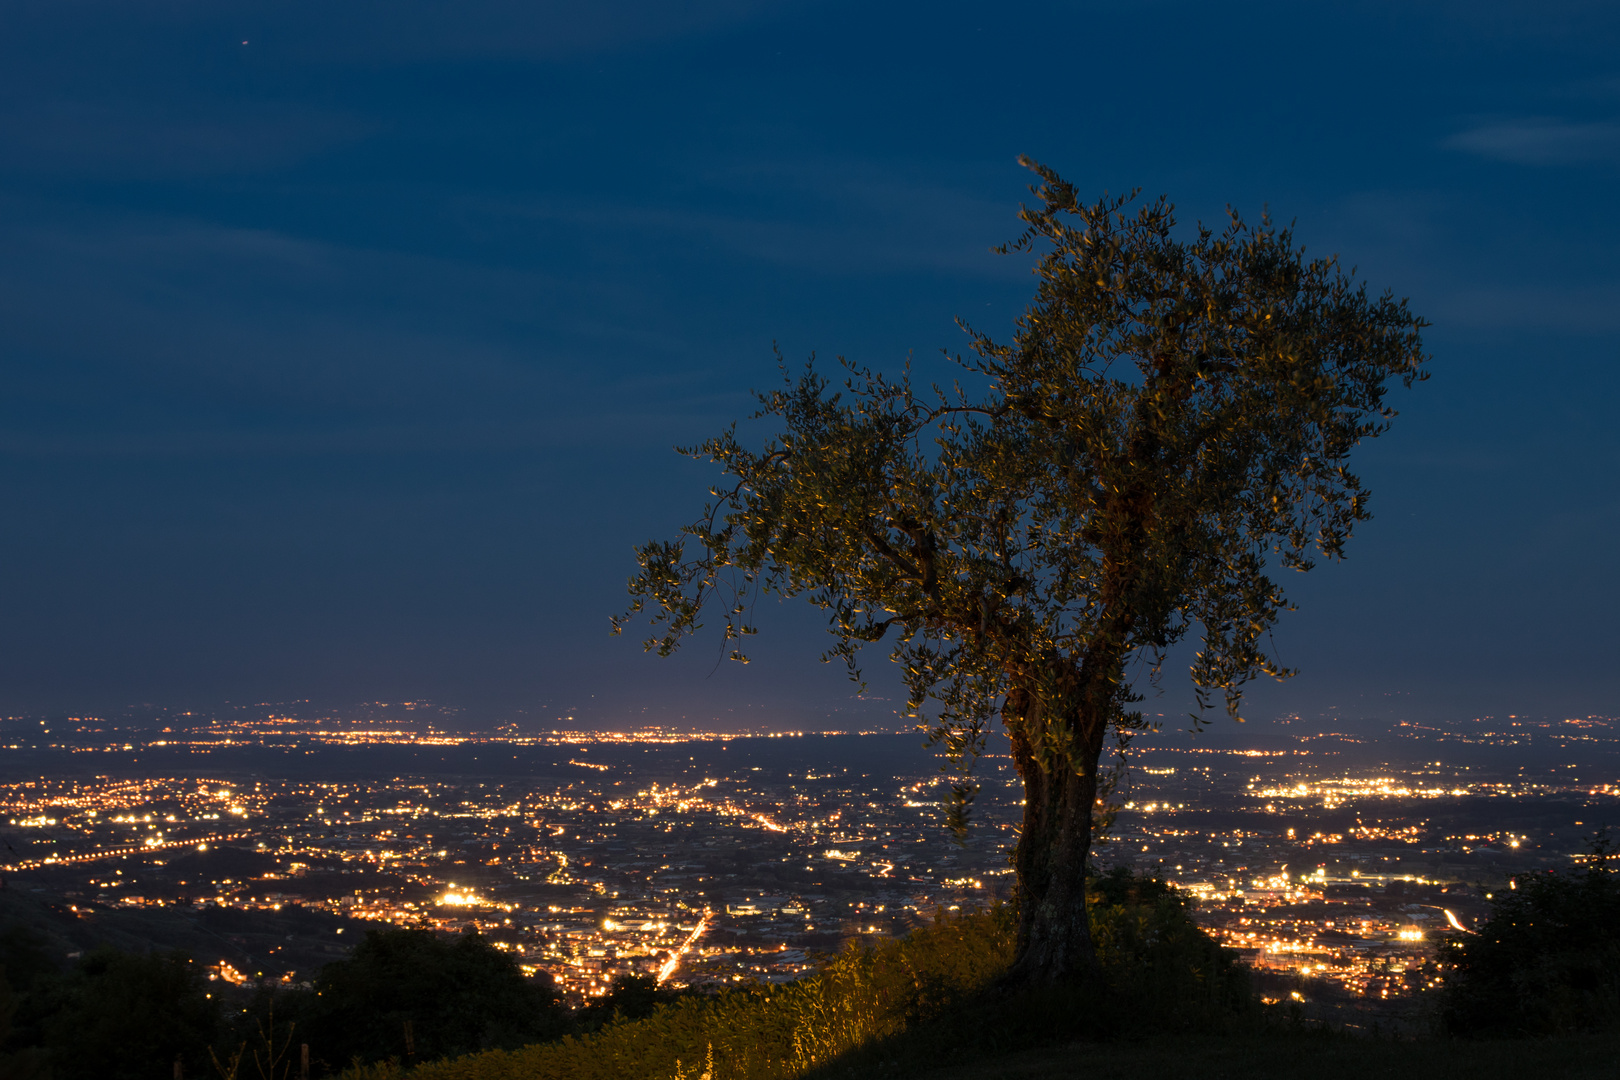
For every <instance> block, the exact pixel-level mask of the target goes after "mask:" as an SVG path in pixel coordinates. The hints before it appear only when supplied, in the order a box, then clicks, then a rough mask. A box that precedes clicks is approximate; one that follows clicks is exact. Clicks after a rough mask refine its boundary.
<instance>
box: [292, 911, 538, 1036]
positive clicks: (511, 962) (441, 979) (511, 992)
mask: <svg viewBox="0 0 1620 1080" xmlns="http://www.w3.org/2000/svg"><path fill="white" fill-rule="evenodd" d="M277 1008H278V1011H283V1012H284V1015H286V1016H287V1018H288V1019H292V1020H296V1021H297V1022H298V1030H299V1031H300V1032H307V1037H308V1040H309V1042H310V1044H311V1047H312V1048H314V1049H316V1051H317V1053H318V1054H319V1056H320V1057H321V1058H322V1059H323V1060H325V1061H327V1062H333V1063H337V1064H342V1063H344V1062H348V1061H351V1060H353V1059H355V1058H359V1059H360V1060H361V1061H362V1062H372V1061H377V1060H385V1059H387V1058H389V1057H395V1056H397V1057H401V1058H404V1059H406V1060H409V1061H413V1062H414V1061H420V1060H424V1059H432V1058H441V1057H446V1056H449V1055H454V1054H468V1053H472V1052H474V1051H478V1050H486V1049H490V1048H494V1047H516V1046H522V1045H524V1044H525V1043H531V1042H534V1041H536V1040H538V1039H544V1038H549V1037H551V1036H554V1035H556V1034H558V1033H559V1032H560V1031H561V1029H562V1027H563V1025H564V1023H565V1019H564V1014H563V1012H562V1010H561V1008H560V1006H559V1003H558V1000H557V995H556V993H555V992H554V991H553V990H552V989H551V988H550V986H549V985H541V984H538V983H536V982H535V981H533V980H530V979H526V978H524V975H523V972H522V970H521V969H520V967H519V966H518V963H517V961H516V960H515V959H513V958H512V957H511V956H510V955H508V954H507V953H504V952H502V951H501V950H499V949H497V948H495V947H494V946H493V945H491V944H490V943H489V941H488V940H487V939H485V938H484V937H482V936H480V935H479V934H476V933H471V932H469V933H465V934H461V935H459V936H457V937H455V938H450V939H446V938H443V937H441V936H440V935H438V934H435V933H434V932H433V931H431V930H423V929H402V928H397V927H388V928H383V929H377V930H368V931H367V932H366V937H365V940H364V941H362V942H361V943H360V945H359V946H358V947H356V948H355V950H354V953H353V955H351V956H349V957H348V958H347V959H344V960H339V961H335V962H333V963H330V964H327V965H326V966H325V967H323V968H322V969H321V971H320V974H318V975H317V976H316V978H315V993H314V994H313V995H310V996H304V997H303V998H302V1000H299V998H298V996H296V995H289V1000H288V1001H287V1002H286V1003H285V1005H278V1006H277ZM302 1037H303V1036H301V1038H302Z"/></svg>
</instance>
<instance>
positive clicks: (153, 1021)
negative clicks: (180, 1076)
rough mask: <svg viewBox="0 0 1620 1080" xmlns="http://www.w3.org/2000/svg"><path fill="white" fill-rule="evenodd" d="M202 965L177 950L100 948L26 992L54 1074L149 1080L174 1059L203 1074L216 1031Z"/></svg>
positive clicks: (169, 1069) (66, 1079)
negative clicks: (36, 1014) (40, 1019)
mask: <svg viewBox="0 0 1620 1080" xmlns="http://www.w3.org/2000/svg"><path fill="white" fill-rule="evenodd" d="M207 986H208V983H207V981H206V979H205V977H204V973H203V970H202V968H201V967H200V966H199V965H198V964H195V963H193V962H192V960H191V959H190V958H189V957H187V956H186V955H184V954H183V953H145V954H141V953H126V952H118V951H116V950H113V949H101V950H98V951H96V952H93V953H91V954H89V955H88V956H86V957H85V958H84V959H83V960H81V961H80V962H79V965H78V967H77V968H76V969H75V970H74V971H73V972H72V973H71V974H70V975H69V976H68V977H67V978H65V979H61V980H54V981H48V982H47V981H40V982H36V983H35V985H34V986H33V988H32V990H31V992H30V994H29V997H30V999H32V1000H33V1001H34V1002H35V1003H36V1004H37V1007H38V1008H39V1009H40V1011H41V1012H42V1013H43V1014H44V1016H45V1019H44V1020H43V1023H42V1026H43V1029H44V1041H45V1047H46V1049H47V1050H48V1051H49V1057H50V1069H51V1076H52V1077H53V1080H81V1078H82V1080H126V1078H127V1080H150V1078H151V1077H154V1076H170V1075H173V1069H174V1062H175V1060H176V1059H179V1060H180V1061H181V1062H182V1064H183V1065H184V1068H185V1073H186V1075H188V1076H202V1075H204V1071H205V1069H206V1067H207V1066H208V1047H209V1046H210V1045H211V1044H212V1043H213V1042H214V1041H215V1039H216V1038H217V1037H218V1035H219V1033H220V1017H219V1007H218V1003H217V1002H216V1001H215V1000H214V999H212V998H210V997H209V996H208V991H207Z"/></svg>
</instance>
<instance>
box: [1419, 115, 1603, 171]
mask: <svg viewBox="0 0 1620 1080" xmlns="http://www.w3.org/2000/svg"><path fill="white" fill-rule="evenodd" d="M1442 145H1443V146H1444V147H1445V148H1446V149H1448V150H1461V151H1462V152H1463V153H1466V154H1475V155H1477V156H1479V157H1485V158H1490V159H1492V160H1494V161H1507V162H1512V163H1513V164H1516V165H1582V164H1587V163H1591V162H1603V161H1620V123H1614V122H1613V121H1606V120H1605V121H1589V122H1584V123H1582V122H1576V121H1570V120H1559V119H1556V118H1550V117H1533V118H1530V119H1527V120H1505V121H1498V122H1495V123H1489V124H1482V125H1480V126H1478V127H1474V128H1470V129H1469V130H1467V131H1462V132H1458V133H1457V134H1456V135H1453V136H1451V137H1450V138H1449V139H1447V140H1446V141H1445V142H1444V143H1443V144H1442Z"/></svg>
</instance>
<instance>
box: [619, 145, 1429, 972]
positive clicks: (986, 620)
mask: <svg viewBox="0 0 1620 1080" xmlns="http://www.w3.org/2000/svg"><path fill="white" fill-rule="evenodd" d="M1024 163H1025V164H1026V165H1027V166H1028V167H1030V168H1031V169H1033V170H1034V171H1035V172H1036V173H1037V174H1038V175H1039V177H1040V183H1039V184H1038V185H1036V186H1035V187H1033V188H1032V189H1031V190H1032V191H1033V192H1034V193H1035V195H1036V196H1037V198H1038V200H1039V202H1038V205H1034V206H1026V207H1024V208H1023V209H1022V210H1021V212H1020V215H1019V216H1020V218H1021V220H1022V221H1023V222H1024V223H1025V225H1026V226H1027V228H1026V229H1025V231H1024V232H1023V234H1022V235H1021V236H1020V237H1019V238H1018V239H1017V240H1015V241H1014V242H1012V243H1010V244H1007V245H1004V246H1003V247H1001V248H999V249H998V250H999V251H1001V252H1002V253H1004V254H1005V253H1008V252H1034V253H1037V254H1038V255H1039V262H1038V264H1037V266H1036V268H1035V276H1036V278H1037V288H1036V292H1035V297H1034V299H1033V300H1032V301H1031V303H1030V304H1029V306H1028V308H1027V309H1026V311H1025V312H1024V314H1023V315H1022V317H1020V318H1019V319H1018V320H1017V322H1016V324H1015V330H1014V333H1013V336H1012V339H1011V340H1010V341H1008V342H1001V341H996V340H993V339H992V338H991V337H989V336H987V335H985V334H983V333H979V332H977V331H975V330H973V329H972V328H970V327H966V326H965V325H964V329H966V330H967V332H968V333H969V335H970V338H971V345H972V348H971V350H970V351H969V353H967V354H966V355H965V356H962V357H957V358H955V359H956V360H957V362H958V363H959V364H960V365H961V366H962V368H963V369H965V370H964V371H963V373H962V375H961V377H960V378H959V379H958V380H957V381H956V382H955V383H953V384H952V385H949V386H945V387H941V386H937V385H930V386H919V385H917V384H915V383H914V382H913V380H912V377H911V372H910V367H909V365H908V366H907V368H906V370H905V372H904V373H903V374H902V375H900V376H898V377H887V376H885V375H883V374H881V373H878V372H876V371H874V370H871V369H869V368H866V367H864V366H861V365H857V364H854V363H850V362H847V361H842V360H841V361H840V363H841V365H842V373H841V378H840V379H839V380H838V382H836V383H835V382H834V381H833V380H831V379H829V378H828V376H827V375H825V374H823V373H822V372H821V371H820V370H818V369H817V368H816V367H815V365H814V363H813V362H812V363H811V364H810V365H808V366H807V367H806V368H805V370H804V371H803V372H801V373H798V374H794V373H790V372H784V379H785V381H784V384H783V385H782V387H781V388H779V389H777V390H774V391H771V392H769V393H763V394H759V395H758V397H759V402H760V408H759V410H758V412H757V413H756V414H755V416H754V419H755V420H757V421H765V422H766V423H767V424H768V425H769V426H770V427H771V428H772V429H774V432H775V433H774V434H773V435H771V436H770V437H769V438H768V439H766V440H765V441H764V443H763V445H759V446H758V447H757V448H750V446H748V445H745V442H744V440H743V439H742V438H741V437H740V436H739V433H738V429H737V427H736V425H735V424H734V425H732V427H731V429H730V430H728V431H727V432H725V433H724V434H721V435H720V436H718V437H716V438H713V439H710V440H709V441H707V442H705V443H703V444H702V445H700V446H697V447H693V448H690V449H687V450H684V451H683V452H684V453H686V454H688V455H690V456H693V457H698V458H706V459H710V460H712V461H713V462H715V463H716V464H718V465H719V466H720V468H721V469H722V470H723V472H724V473H725V475H726V477H727V479H726V481H725V483H724V484H722V485H721V486H718V487H716V488H715V489H714V491H713V493H712V494H713V498H714V501H713V502H712V503H711V504H710V505H709V506H708V507H707V508H706V509H705V511H704V513H703V514H702V516H701V517H700V518H699V519H698V520H697V521H696V523H694V524H692V525H690V526H688V527H686V528H685V529H684V530H682V534H681V536H680V537H679V538H678V539H676V540H674V541H655V542H652V543H649V544H647V545H645V546H643V547H640V548H638V549H637V556H638V560H639V564H640V570H639V572H638V573H637V574H636V575H635V576H634V577H633V578H632V579H631V581H630V593H631V597H632V603H631V605H630V609H629V611H628V612H626V614H625V615H624V616H621V617H620V618H619V619H616V620H615V629H616V630H617V629H619V628H621V627H622V626H623V625H624V623H625V621H626V620H627V619H630V618H634V617H636V616H638V615H641V616H649V617H650V618H651V621H652V624H653V627H654V633H653V636H652V637H651V638H650V640H648V641H647V642H646V645H647V647H648V648H649V649H656V650H657V651H658V652H660V653H661V654H668V653H669V652H671V651H672V650H674V649H675V648H676V647H677V646H678V645H679V644H680V643H681V641H682V640H683V639H684V638H685V637H687V636H688V635H690V634H692V633H693V632H694V631H696V630H697V629H699V627H700V623H701V619H702V618H703V617H704V615H705V614H706V613H707V614H708V615H711V616H714V617H716V618H718V620H719V621H720V622H721V623H722V631H721V632H722V633H723V634H724V637H725V639H726V642H727V645H726V648H728V649H731V650H732V651H731V656H732V657H733V658H734V659H739V660H746V657H745V656H744V655H743V653H742V652H741V651H740V649H738V648H736V647H735V646H736V645H740V644H741V640H740V639H742V638H744V637H746V636H748V635H751V634H753V633H754V632H755V627H754V626H753V625H751V624H750V621H749V612H750V611H751V609H752V605H751V600H752V597H753V596H755V595H757V594H759V593H767V594H776V595H779V596H785V597H786V596H799V597H805V598H807V599H809V600H810V601H811V602H812V603H814V604H816V605H818V606H819V607H820V608H822V609H824V610H825V611H826V612H827V613H828V617H829V623H830V629H831V631H832V635H833V638H834V644H833V645H832V647H831V648H830V649H829V651H828V652H827V653H826V654H825V655H824V657H823V659H827V660H841V661H843V662H845V663H847V664H849V666H850V671H851V675H852V677H854V678H856V679H857V680H858V679H859V678H860V668H859V653H860V650H861V648H862V646H866V645H873V644H877V643H879V642H882V641H885V640H887V641H888V642H889V643H890V644H889V647H888V648H889V656H890V658H891V659H892V660H893V661H894V662H896V663H898V664H899V665H900V666H901V668H902V669H903V671H904V676H905V680H906V683H907V686H908V688H909V696H910V708H911V709H912V711H913V713H914V714H915V715H917V716H918V717H920V718H925V722H926V723H927V724H928V725H929V726H930V727H931V729H932V735H933V738H934V740H935V741H936V743H937V744H939V745H940V746H941V747H942V748H943V750H944V752H945V754H946V755H947V757H948V759H949V760H950V761H952V762H953V763H954V764H955V765H956V766H957V767H958V768H959V769H961V770H962V772H961V779H960V780H959V781H958V783H956V784H955V785H954V789H953V790H954V794H953V796H952V798H951V804H950V807H949V815H950V819H951V823H952V825H953V826H955V827H957V828H961V827H963V826H964V825H965V823H966V818H967V811H968V809H969V805H970V803H971V801H972V798H973V794H974V790H975V788H974V785H973V783H972V781H971V772H970V771H969V770H970V767H971V763H972V760H973V759H974V757H975V756H976V755H977V754H978V753H979V752H980V750H981V748H982V747H983V746H984V745H985V740H986V738H987V737H988V735H989V734H990V732H991V725H992V723H993V721H994V719H995V717H996V716H997V715H998V714H999V717H1000V719H1001V722H1002V725H1003V726H1004V728H1005V731H1006V735H1007V738H1008V739H1009V741H1010V744H1011V752H1012V757H1013V760H1014V762H1015V763H1016V765H1017V768H1018V773H1019V776H1020V777H1021V778H1022V780H1023V785H1024V812H1023V826H1022V830H1021V832H1020V833H1019V839H1018V846H1017V850H1016V852H1015V854H1014V866H1015V868H1016V872H1017V883H1018V896H1019V904H1020V907H1019V919H1020V927H1019V936H1018V949H1017V959H1016V961H1015V964H1014V967H1013V970H1012V972H1011V975H1010V978H1011V979H1012V980H1014V981H1031V982H1036V981H1054V980H1061V979H1066V978H1073V977H1082V978H1083V977H1085V976H1086V975H1087V974H1088V973H1089V972H1090V971H1091V970H1092V967H1093V964H1094V960H1093V950H1092V943H1091V934H1090V926H1089V922H1088V918H1087V913H1086V903H1085V890H1086V864H1087V858H1088V853H1089V851H1090V848H1091V844H1092V838H1093V814H1094V811H1095V809H1096V807H1097V805H1098V802H1099V796H1100V795H1101V794H1104V793H1105V791H1106V786H1107V782H1108V781H1107V770H1100V769H1099V764H1100V762H1102V761H1103V753H1104V751H1105V750H1106V749H1108V748H1109V747H1110V746H1111V745H1112V746H1117V747H1118V748H1119V750H1120V751H1121V753H1123V751H1124V749H1125V746H1126V745H1127V744H1128V742H1129V740H1130V738H1131V736H1132V735H1133V734H1135V733H1136V732H1138V731H1139V730H1140V729H1142V728H1143V727H1145V726H1146V722H1145V721H1144V718H1143V715H1142V713H1141V712H1140V711H1139V710H1137V709H1134V708H1133V707H1132V706H1133V705H1134V704H1135V703H1136V702H1138V701H1140V700H1141V697H1140V693H1139V692H1138V690H1137V689H1135V688H1134V687H1135V686H1138V685H1140V683H1141V682H1142V681H1143V680H1144V679H1145V680H1148V681H1149V682H1152V681H1156V680H1157V679H1158V678H1159V676H1160V674H1161V672H1162V667H1163V664H1164V662H1165V660H1166V657H1167V653H1168V651H1169V650H1170V649H1171V648H1172V647H1173V646H1175V645H1176V644H1177V643H1179V642H1182V641H1183V640H1184V639H1186V638H1187V637H1188V635H1189V634H1196V635H1197V649H1196V652H1195V654H1194V656H1193V659H1192V661H1191V670H1190V675H1191V681H1192V687H1193V690H1194V692H1195V695H1196V701H1197V706H1198V710H1199V712H1198V713H1196V714H1194V715H1195V717H1201V716H1202V714H1203V712H1204V710H1206V709H1208V708H1210V707H1212V706H1213V705H1214V704H1216V703H1217V702H1219V703H1222V704H1224V706H1225V708H1226V710H1227V712H1229V713H1230V714H1231V715H1232V716H1233V717H1234V718H1238V719H1241V717H1239V715H1238V709H1239V704H1240V700H1241V695H1242V690H1243V687H1244V685H1245V683H1246V682H1247V681H1248V680H1250V679H1252V678H1254V677H1256V676H1258V675H1269V676H1274V677H1277V678H1283V677H1286V676H1288V675H1290V674H1292V672H1291V671H1289V670H1288V669H1285V668H1283V667H1282V666H1280V665H1279V664H1278V663H1277V662H1276V660H1275V659H1274V658H1273V657H1272V655H1271V652H1270V651H1269V641H1270V638H1269V634H1270V631H1271V629H1272V628H1273V626H1274V624H1275V623H1276V621H1277V618H1278V615H1279V614H1280V613H1281V612H1282V611H1284V610H1286V609H1289V608H1290V604H1289V602H1288V600H1287V599H1286V598H1285V595H1284V592H1283V590H1282V588H1281V587H1280V586H1279V584H1278V583H1277V581H1276V580H1274V577H1275V575H1276V573H1277V572H1278V571H1279V570H1294V571H1304V570H1309V569H1311V567H1312V566H1313V565H1314V561H1315V560H1316V559H1317V558H1318V557H1325V558H1329V559H1331V558H1337V557H1340V556H1341V555H1342V553H1343V549H1344V545H1345V542H1346V541H1347V540H1348V539H1349V538H1350V535H1351V531H1352V529H1353V528H1354V526H1355V525H1356V523H1357V522H1361V521H1365V520H1367V518H1368V510H1367V499H1368V493H1367V491H1366V489H1365V488H1364V486H1363V485H1362V483H1361V481H1360V480H1359V479H1358V477H1357V476H1356V475H1355V474H1354V473H1352V472H1350V471H1349V469H1348V467H1347V463H1348V459H1349V457H1350V454H1351V451H1352V450H1353V449H1354V448H1355V447H1356V446H1357V445H1358V444H1359V443H1361V442H1362V441H1364V440H1366V439H1370V438H1374V437H1376V436H1378V435H1379V434H1381V433H1383V432H1384V431H1385V430H1386V429H1387V428H1388V426H1389V423H1390V420H1391V418H1392V417H1393V416H1394V415H1395V412H1394V410H1393V409H1391V408H1389V407H1388V406H1387V405H1386V404H1385V400H1384V399H1385V395H1386V392H1387V390H1388V388H1389V386H1390V384H1391V382H1392V380H1400V381H1401V382H1402V383H1403V384H1405V385H1406V386H1410V385H1411V384H1412V383H1414V382H1416V381H1419V380H1421V379H1424V378H1426V377H1427V376H1426V372H1425V370H1424V363H1425V360H1426V357H1425V355H1424V353H1423V349H1422V342H1421V338H1420V334H1421V331H1422V329H1423V328H1424V327H1425V326H1426V325H1427V324H1426V323H1425V322H1424V321H1423V320H1422V319H1419V318H1417V317H1415V316H1414V315H1412V314H1410V313H1409V312H1408V310H1407V305H1406V302H1405V301H1404V300H1400V301H1397V300H1395V299H1393V298H1392V297H1391V296H1389V295H1388V294H1385V295H1383V296H1381V297H1378V298H1376V299H1375V298H1372V297H1370V296H1369V295H1368V292H1367V289H1366V286H1365V285H1361V284H1357V283H1356V282H1355V281H1354V280H1352V279H1353V273H1352V274H1349V275H1347V274H1345V273H1344V272H1343V271H1342V270H1341V269H1340V268H1339V266H1338V264H1337V262H1336V261H1335V260H1333V259H1315V260H1309V261H1308V260H1307V259H1306V258H1305V256H1304V253H1303V251H1302V249H1300V248H1298V247H1296V246H1295V244H1294V242H1293V238H1292V235H1291V232H1290V230H1288V229H1281V228H1276V227H1274V226H1273V225H1272V224H1271V223H1270V221H1269V220H1268V219H1262V221H1261V223H1260V224H1259V225H1258V226H1256V225H1250V224H1247V223H1245V222H1244V221H1243V220H1241V219H1240V218H1239V217H1238V216H1237V215H1236V214H1235V213H1232V214H1230V220H1229V222H1228V223H1227V224H1226V226H1225V227H1224V228H1223V229H1220V230H1214V229H1210V228H1207V227H1203V226H1199V227H1198V228H1197V229H1196V230H1187V231H1186V232H1185V233H1180V232H1178V231H1177V229H1176V227H1175V226H1176V222H1175V218H1174V216H1173V207H1172V206H1171V205H1170V204H1169V203H1168V202H1167V201H1166V200H1164V199H1162V198H1161V199H1159V200H1158V201H1155V202H1143V203H1140V204H1137V203H1136V198H1135V196H1134V195H1132V196H1126V197H1114V198H1108V197H1104V198H1103V199H1102V200H1101V201H1099V202H1096V203H1094V204H1089V205H1088V204H1083V203H1081V202H1079V201H1077V199H1076V196H1075V191H1074V189H1073V187H1072V186H1071V185H1070V184H1068V183H1066V182H1065V181H1064V180H1063V179H1062V178H1061V177H1059V176H1058V175H1057V174H1056V173H1055V172H1053V171H1052V170H1050V169H1048V168H1046V167H1044V166H1041V165H1038V164H1034V163H1032V162H1028V161H1025V162H1024Z"/></svg>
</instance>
